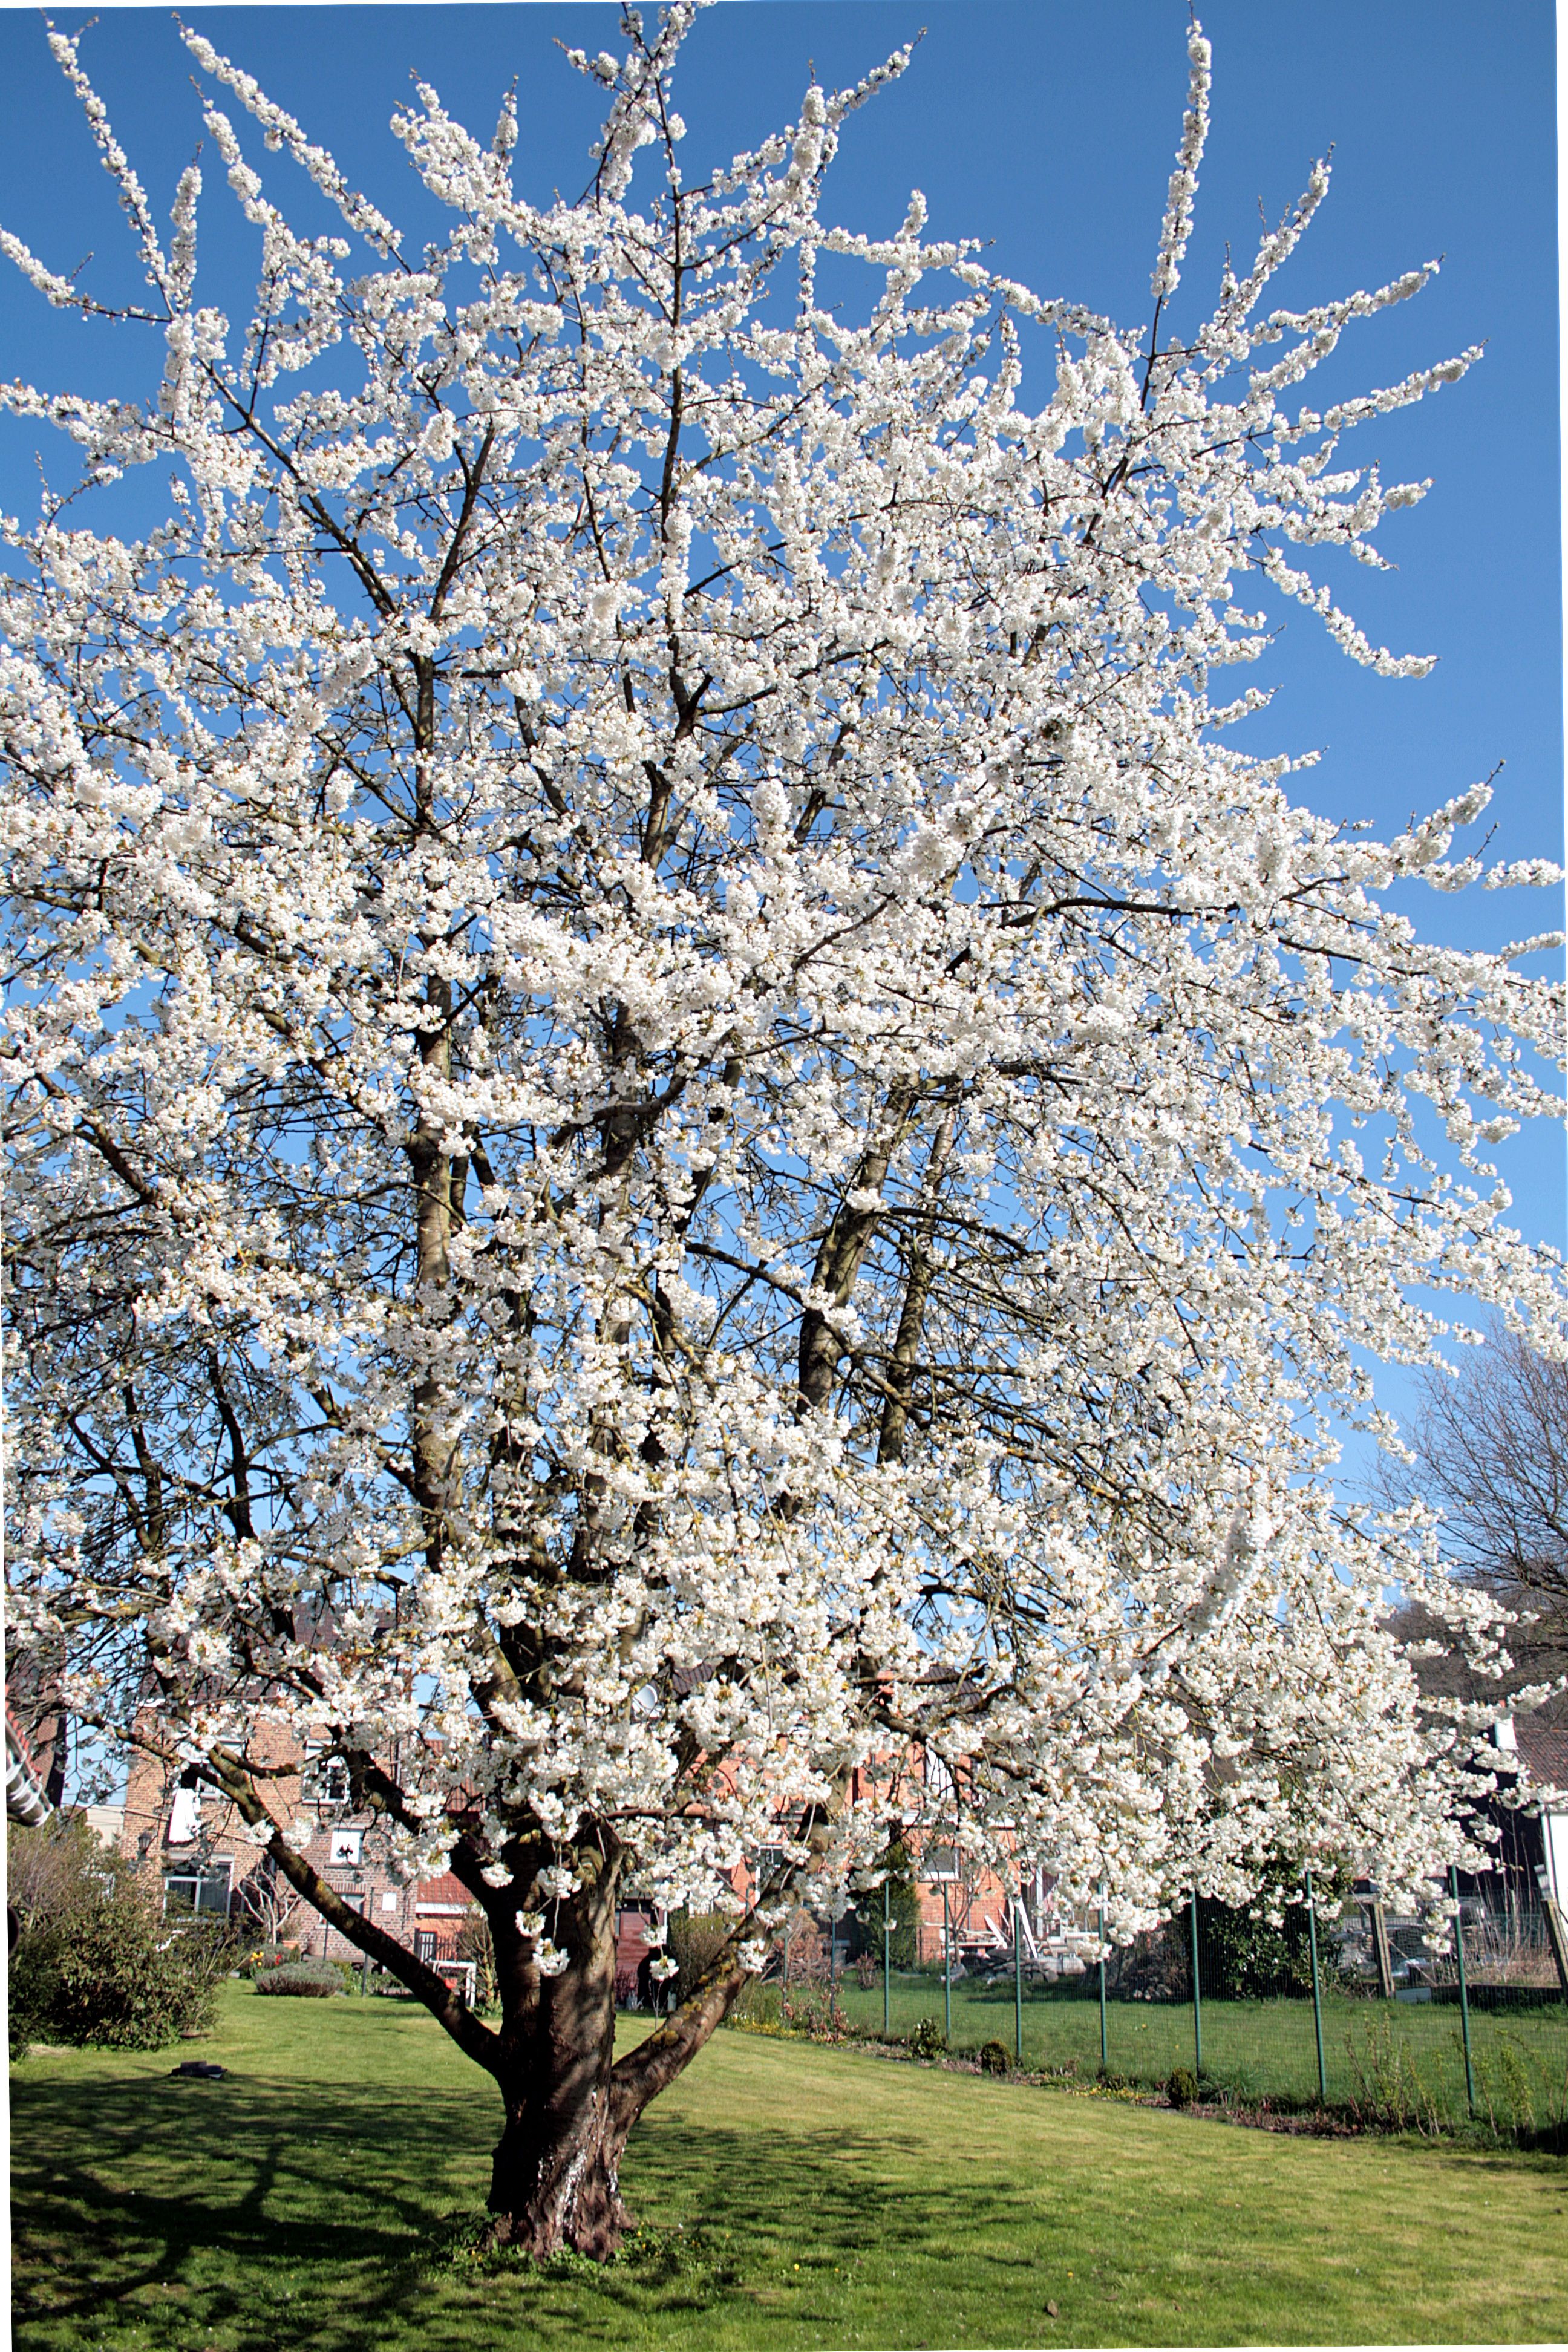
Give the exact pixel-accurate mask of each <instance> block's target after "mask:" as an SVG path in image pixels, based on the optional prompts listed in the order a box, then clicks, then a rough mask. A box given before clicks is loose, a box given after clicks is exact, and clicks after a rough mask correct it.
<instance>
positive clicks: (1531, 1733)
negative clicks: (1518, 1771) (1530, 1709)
mask: <svg viewBox="0 0 1568 2352" xmlns="http://www.w3.org/2000/svg"><path fill="white" fill-rule="evenodd" d="M1513 1736H1514V1738H1515V1740H1516V1741H1517V1742H1518V1745H1519V1760H1520V1762H1521V1764H1522V1765H1523V1767H1524V1769H1525V1771H1526V1772H1527V1773H1528V1774H1529V1776H1530V1778H1531V1780H1536V1781H1540V1782H1542V1783H1544V1784H1545V1785H1546V1786H1548V1787H1550V1788H1554V1789H1568V1725H1564V1724H1560V1723H1538V1722H1535V1721H1534V1720H1532V1718H1531V1717H1529V1716H1527V1715H1524V1716H1516V1717H1515V1718H1514V1726H1513Z"/></svg>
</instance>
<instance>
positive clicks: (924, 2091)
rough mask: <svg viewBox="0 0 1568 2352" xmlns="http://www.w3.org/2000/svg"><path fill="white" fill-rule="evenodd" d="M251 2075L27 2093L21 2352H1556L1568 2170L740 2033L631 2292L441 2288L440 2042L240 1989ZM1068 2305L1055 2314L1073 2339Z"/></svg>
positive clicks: (48, 2087) (716, 2045)
mask: <svg viewBox="0 0 1568 2352" xmlns="http://www.w3.org/2000/svg"><path fill="white" fill-rule="evenodd" d="M193 2046H194V2047H195V2049H196V2050H197V2051H198V2052H199V2053H200V2054H202V2055H204V2056H214V2057H216V2058H218V2059H219V2060H220V2061H221V2062H222V2063H224V2064H225V2065H226V2066H228V2067H229V2068H231V2069H232V2070H233V2071H232V2072H231V2074H230V2075H229V2077H228V2079H226V2081H224V2082H221V2083H214V2084H207V2083H200V2082H190V2081H181V2080H175V2079H172V2078H171V2075H170V2073H169V2069H170V2067H171V2065H172V2064H174V2063H175V2061H176V2060H177V2059H178V2058H179V2057H180V2056H181V2055H182V2054H184V2053H182V2052H179V2051H176V2052H173V2053H155V2054H150V2055H142V2054H130V2053H93V2052H87V2051H80V2052H69V2053H58V2054H51V2055H47V2056H43V2057H37V2058H33V2059H30V2060H29V2061H28V2062H27V2063H26V2064H25V2065H24V2066H23V2067H22V2068H20V2069H19V2070H18V2071H17V2073H16V2075H15V2076H14V2078H13V2089H12V2098H13V2148H14V2162H15V2168H16V2181H15V2188H16V2200H15V2216H16V2219H15V2230H16V2294H17V2341H18V2343H19V2344H20V2345H22V2346H23V2347H27V2352H46V2347H47V2352H63V2347H99V2346H101V2347H111V2352H143V2347H147V2352H153V2347H156V2352H272V2347H284V2346H287V2347H290V2352H292V2347H320V2352H405V2347H406V2352H414V2347H416V2346H418V2347H421V2352H423V2347H424V2346H426V2344H436V2345H439V2346H440V2347H442V2352H470V2348H471V2352H481V2347H482V2352H495V2347H502V2346H510V2345H518V2346H527V2347H530V2352H533V2347H539V2348H540V2352H553V2348H554V2347H559V2348H560V2352H568V2347H573V2348H574V2347H600V2346H605V2347H617V2352H618V2347H634V2348H635V2347H655V2346H658V2347H676V2346H679V2347H697V2352H763V2347H767V2352H794V2347H806V2346H819V2345H820V2346H829V2347H834V2346H842V2347H851V2346H862V2345H864V2346H879V2347H915V2346H922V2345H925V2346H975V2347H981V2346H996V2345H1045V2346H1052V2347H1055V2346H1058V2345H1062V2346H1066V2345H1100V2344H1126V2345H1136V2344H1172V2345H1175V2344H1184V2343H1202V2344H1242V2343H1253V2344H1256V2343H1259V2342H1262V2343H1268V2342H1274V2343H1310V2342H1330V2343H1351V2344H1353V2343H1356V2342H1367V2341H1375V2342H1381V2343H1388V2342H1410V2343H1421V2342H1437V2341H1441V2342H1447V2343H1454V2342H1465V2341H1486V2342H1490V2343H1496V2342H1500V2341H1503V2342H1507V2341H1512V2342H1516V2343H1530V2342H1538V2343H1539V2342H1552V2341H1561V2340H1563V2339H1565V2338H1568V2265H1565V2264H1564V2263H1563V2250H1564V2248H1565V2246H1568V2166H1564V2164H1563V2162H1562V2161H1561V2160H1556V2159H1551V2158H1520V2157H1512V2156H1509V2157H1505V2156H1496V2155H1494V2156H1484V2155H1478V2154H1475V2153H1459V2152H1456V2151H1454V2150H1452V2149H1447V2148H1438V2147H1429V2146H1412V2145H1407V2144H1405V2143H1403V2142H1390V2141H1370V2140H1363V2141H1322V2140H1311V2139H1290V2138H1285V2137H1274V2136H1271V2135H1268V2134H1263V2133H1256V2132H1248V2131H1243V2130H1239V2129H1237V2128H1234V2127H1230V2126H1226V2125H1223V2124H1215V2123H1205V2122H1202V2121H1194V2120H1193V2119H1191V2118H1188V2117H1184V2116H1175V2115H1172V2114H1169V2113H1166V2112H1163V2111H1159V2110H1153V2109H1148V2108H1142V2107H1135V2106H1128V2105H1116V2104H1113V2103H1110V2102H1108V2101H1103V2100H1096V2099H1089V2098H1074V2097H1068V2096H1064V2095H1060V2094H1058V2093H1053V2092H1049V2091H1041V2090H1037V2089H1031V2088H1028V2087H1026V2086H1024V2085H1019V2084H1008V2083H1005V2082H993V2081H988V2080H984V2079H982V2078H980V2077H977V2076H973V2075H967V2074H952V2073H949V2072H945V2071H942V2070H938V2069H930V2070H928V2069H924V2068H920V2067H915V2066H910V2065H907V2064H901V2063H889V2062H887V2061H883V2060H879V2059H877V2058H873V2057H867V2056H861V2055H856V2054H852V2053H846V2052H841V2051H825V2050H817V2049H815V2048H811V2047H808V2046H805V2045H804V2044H801V2043H798V2042H765V2041H761V2040H758V2039H756V2038H754V2037H752V2036H748V2035H742V2034H721V2035H720V2036H719V2037H717V2038H716V2040H715V2041H714V2042H713V2043H712V2044H711V2045H710V2048H709V2049H708V2050H707V2051H706V2052H705V2053H703V2055H702V2056H701V2057H700V2059H699V2061H698V2062H697V2063H696V2064H695V2065H694V2066H693V2067H692V2069H691V2070H690V2072H689V2074H687V2075H686V2076H685V2077H684V2079H683V2080H682V2081H681V2083H680V2084H678V2086H677V2087H676V2089H675V2090H674V2091H673V2092H671V2093H670V2094H669V2095H668V2096H667V2097H666V2098H665V2099H663V2100H661V2101H660V2102H659V2103H658V2105H657V2106H656V2107H655V2108H654V2109H652V2110H651V2111H650V2113H649V2115H648V2116H647V2119H646V2122H645V2124H644V2126H643V2127H642V2129H641V2131H640V2132H639V2134H638V2135H637V2138H636V2140H635V2142H634V2144H633V2147H632V2149H631V2151H630V2153H629V2157H628V2162H627V2165H626V2190H627V2194H628V2197H629V2199H630V2200H631V2201H632V2203H633V2205H634V2206H635V2207H636V2209H637V2211H638V2213H639V2215H640V2217H641V2219H642V2221H643V2222H644V2223H645V2224H646V2225H647V2231H646V2234H645V2237H644V2240H643V2242H642V2245H641V2247H640V2249H639V2250H637V2251H636V2252H634V2254H633V2255H632V2257H631V2258H630V2259H628V2260H626V2261H623V2262H620V2263H616V2264H615V2265H614V2266H612V2267H611V2268H609V2269H608V2270H606V2271H605V2272H603V2273H591V2272H590V2271H589V2270H588V2268H587V2266H585V2265H582V2264H566V2265H563V2266H561V2268H560V2269H559V2270H558V2271H556V2272H554V2273H549V2272H547V2273H535V2272H530V2271H528V2270H526V2269H523V2268H521V2267H505V2266H503V2267H500V2268H499V2269H494V2270H491V2271H488V2272H484V2271H479V2270H476V2269H475V2268H474V2267H473V2266H472V2265H471V2264H468V2263H465V2262H464V2261H463V2260H462V2259H461V2258H460V2257H459V2258H457V2259H455V2260H454V2259H448V2260H447V2261H446V2262H442V2261H440V2260H437V2261H434V2262H433V2261H432V2259H431V2253H430V2248H431V2245H432V2242H434V2241H435V2240H436V2239H437V2236H438V2235H439V2233H440V2232H441V2231H442V2230H443V2229H444V2228H445V2229H446V2231H447V2237H448V2239H450V2238H451V2237H452V2236H453V2235H455V2234H456V2232H455V2231H453V2230H452V2228H451V2226H450V2225H451V2224H452V2223H453V2221H460V2220H461V2218H462V2217H463V2216H466V2215H471V2214H472V2213H473V2212H474V2211H475V2210H476V2209H477V2208H478V2206H479V2203H480V2200H482V2196H483V2191H484V2183H485V2179H486V2174H487V2169H488V2165H487V2158H488V2150H489V2143H490V2141H491V2138H492V2137H493V2134H494V2129H495V2126H496V2122H497V2114H496V2108H495V2104H494V2099H493V2094H491V2092H490V2091H489V2086H488V2085H487V2084H485V2083H484V2081H483V2080H482V2079H481V2078H479V2076H478V2075H477V2074H475V2072H474V2070H473V2069H472V2068H471V2067H469V2066H468V2064H467V2063H466V2062H465V2061H464V2060H463V2059H462V2058H461V2057H460V2056H459V2055H458V2053H457V2052H456V2051H455V2050H453V2049H452V2047H451V2046H450V2044H449V2043H447V2041H446V2040H445V2038H444V2037H443V2036H442V2034H441V2033H440V2032H439V2030H438V2029H437V2027H436V2026H435V2025H434V2024H432V2023H431V2022H430V2021H428V2020H427V2019H426V2018H425V2017H424V2016H423V2015H422V2014H421V2013H419V2012H416V2011H413V2010H411V2009H409V2008H405V2007H403V2006H402V2005H398V2004H393V2003H388V2002H379V2001H370V2002H362V2001H360V2000H349V1999H344V2000H331V2001H320V2002H315V2001H312V2002H309V2003H305V2002H300V2003H298V2004H296V2003H294V2002H289V2001H282V2000H272V2001H262V2000H256V1999H255V1998H254V1996H253V1995H252V1994H251V1993H250V1992H249V1990H248V1989H245V1988H239V1987H235V1988H231V1989H230V1990H228V1991H227V1992H226V1995H225V1999H224V2004H223V2013H222V2019H221V2023H220V2026H219V2029H218V2031H217V2032H216V2035H215V2036H214V2037H213V2039H212V2040H210V2041H207V2042H202V2043H199V2044H196V2045H193ZM1047 2305H1055V2306H1056V2311H1055V2314H1054V2315H1053V2314H1052V2313H1050V2312H1049V2311H1048V2310H1047Z"/></svg>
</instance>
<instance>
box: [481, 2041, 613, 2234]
mask: <svg viewBox="0 0 1568 2352" xmlns="http://www.w3.org/2000/svg"><path fill="white" fill-rule="evenodd" d="M565 2091H566V2086H565V2085H564V2084H562V2085H557V2086H556V2088H555V2091H554V2092H553V2093H552V2091H551V2090H550V2089H549V2088H548V2087H546V2086H543V2085H530V2086H528V2087H527V2088H525V2089H521V2090H520V2091H519V2093H518V2095H516V2096H515V2097H514V2096H512V2095H508V2097H507V2103H506V2128H505V2129H504V2130H503V2132H502V2133H501V2136H500V2142H499V2144H498V2146H497V2148H496V2152H495V2158H494V2161H493V2164H492V2167H491V2171H490V2195H489V2209H490V2221H489V2228H488V2230H487V2231H486V2232H485V2239H484V2242H485V2244H486V2245H487V2246H518V2247H521V2250H522V2251H523V2252H524V2253H528V2254H532V2255H534V2256H535V2257H536V2258H539V2257H542V2256H544V2255H546V2254H553V2253H556V2252H559V2251H560V2249H561V2248H562V2247H563V2246H570V2247H572V2248H573V2249H574V2251H575V2252H577V2253H580V2254H591V2255H593V2256H594V2257H595V2259H596V2260H598V2261H603V2260H604V2258H605V2255H607V2254H613V2253H614V2252H615V2251H616V2247H617V2246H618V2245H619V2243H620V2242H621V2239H622V2237H623V2235H624V2234H625V2232H626V2231H627V2230H629V2229H630V2228H631V2226H632V2217H631V2215H630V2214H629V2213H628V2212H627V2210H626V2206H625V2205H624V2204H623V2203H622V2201H621V2192H620V2162H621V2147H622V2144H623V2142H624V2140H625V2137H626V2135H625V2133H624V2132H622V2131H619V2130H617V2129H616V2125H615V2123H614V2120H613V2117H612V2112H611V2103H610V2092H609V2084H608V2083H607V2082H604V2083H601V2084H595V2087H594V2088H593V2090H591V2091H590V2092H589V2094H588V2095H587V2096H586V2097H585V2098H580V2099H575V2100H574V2099H573V2098H572V2097H571V2096H569V2095H563V2094H564V2093H565Z"/></svg>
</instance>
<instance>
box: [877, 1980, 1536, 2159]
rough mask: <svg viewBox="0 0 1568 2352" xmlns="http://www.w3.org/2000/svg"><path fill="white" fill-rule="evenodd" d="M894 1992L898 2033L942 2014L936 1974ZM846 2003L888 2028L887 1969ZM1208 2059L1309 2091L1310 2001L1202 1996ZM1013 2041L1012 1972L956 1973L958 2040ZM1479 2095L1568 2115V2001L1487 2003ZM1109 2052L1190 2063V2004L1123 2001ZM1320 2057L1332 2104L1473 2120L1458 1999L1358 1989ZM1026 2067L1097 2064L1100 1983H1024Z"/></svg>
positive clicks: (1247, 2082) (1508, 2115)
mask: <svg viewBox="0 0 1568 2352" xmlns="http://www.w3.org/2000/svg"><path fill="white" fill-rule="evenodd" d="M890 1994H891V1998H890V2000H889V2016H890V2023H891V2030H892V2032H894V2033H895V2034H897V2035H900V2036H901V2035H906V2034H907V2033H908V2032H909V2031H910V2027H911V2026H912V2025H913V2024H914V2023H915V2022H916V2021H917V2020H918V2019H920V2018H921V2017H930V2018H934V2019H935V2021H936V2022H937V2023H938V2025H941V2024H942V2023H943V2005H942V1979H941V1977H940V1976H934V1977H933V1976H913V1975H910V1976H898V1975H895V1976H894V1978H893V1979H892V1983H891V1987H890ZM839 1999H840V2000H841V2002H842V2004H843V2007H844V2010H845V2011H846V2013H847V2016H848V2019H849V2021H850V2023H851V2025H852V2026H853V2027H854V2028H855V2029H856V2030H857V2031H858V2032H864V2033H874V2034H878V2035H879V2034H880V2033H881V2031H882V1985H881V1979H880V1977H878V1979H877V1980H876V1981H875V1983H874V1984H873V1985H872V1986H871V1987H870V1988H869V1989H862V1988H861V1987H860V1986H859V1985H858V1984H857V1983H856V1981H855V1979H854V1978H853V1976H849V1977H847V1978H846V1979H842V1980H841V1982H840V1986H839ZM1203 2030H1204V2069H1205V2074H1207V2075H1208V2076H1210V2077H1212V2078H1213V2080H1214V2081H1215V2084H1220V2085H1223V2086H1224V2087H1226V2089H1228V2090H1230V2091H1233V2092H1235V2093H1237V2094H1238V2095H1241V2096H1242V2097H1244V2098H1263V2097H1268V2098H1273V2099H1278V2100H1280V2101H1282V2102H1285V2103H1294V2102H1300V2103H1303V2104H1304V2103H1307V2102H1310V2101H1313V2100H1315V2099H1316V2097H1317V2093H1318V2060H1317V2048H1316V2043H1315V2041H1314V2038H1313V2032H1312V2004H1311V2002H1310V2000H1205V2003H1204V2005H1203ZM988 2041H998V2042H1002V2043H1003V2044H1004V2045H1005V2048H1006V2050H1007V2051H1008V2053H1012V2051H1013V2049H1014V2046H1015V2010H1014V1998H1013V1987H1012V1984H1011V1982H1007V1983H1003V1984H998V1985H990V1986H988V1985H984V1984H981V1983H979V1982H977V1981H974V1980H971V1979H960V1980H959V1982H958V1983H957V1984H955V1985H954V1986H953V1988H952V2044H953V2047H954V2049H956V2050H977V2049H978V2048H979V2047H980V2045H981V2043H982V2042H988ZM1470 2041H1471V2057H1472V2068H1473V2072H1474V2074H1475V2079H1476V2101H1477V2105H1478V2107H1479V2109H1480V2111H1481V2114H1482V2116H1483V2118H1485V2116H1487V2114H1488V2112H1489V2113H1490V2115H1491V2116H1492V2118H1493V2120H1495V2122H1496V2123H1497V2124H1498V2125H1499V2126H1500V2127H1503V2128H1511V2127H1514V2126H1521V2125H1522V2126H1524V2127H1525V2128H1526V2129H1527V2130H1544V2129H1545V2128H1547V2127H1548V2126H1551V2125H1552V2124H1556V2123H1560V2122H1562V2121H1563V2120H1565V2119H1568V2005H1565V2004H1564V2003H1563V2002H1562V2001H1552V2003H1550V2004H1549V2005H1548V2006H1546V2007H1544V2008H1542V2009H1539V2010H1513V2011H1500V2012H1489V2011H1484V2010H1479V2009H1478V2010H1475V2011H1472V2013H1471V2018H1470ZM1106 2055H1107V2063H1108V2064H1109V2065H1110V2068H1111V2070H1112V2072H1114V2073H1116V2074H1125V2075H1126V2076H1127V2077H1128V2078H1129V2080H1131V2081H1133V2082H1138V2083H1159V2082H1163V2080H1164V2079H1165V2077H1166V2076H1167V2075H1168V2074H1170V2073H1171V2070H1172V2068H1173V2067H1175V2066H1191V2065H1192V2063H1193V2060H1194V2044H1193V2012H1192V2009H1191V2006H1190V2004H1188V2003H1187V2002H1185V2001H1171V2002H1163V2001H1116V2000H1113V2001H1111V2002H1110V2003H1109V2004H1108V2006H1107V2012H1106ZM1323 2061H1324V2071H1325V2074H1326V2075H1327V2077H1328V2086H1329V2098H1330V2102H1331V2104H1332V2105H1352V2104H1354V2103H1355V2102H1357V2101H1358V2100H1359V2101H1361V2102H1363V2104H1366V2103H1368V2102H1369V2095H1370V2103H1371V2104H1374V2105H1375V2104H1377V2103H1378V2095H1379V2092H1380V2090H1381V2091H1382V2092H1383V2093H1384V2095H1393V2096H1403V2098H1404V2099H1405V2102H1406V2103H1407V2105H1409V2106H1410V2107H1412V2108H1413V2109H1415V2110H1416V2111H1417V2112H1419V2113H1421V2114H1423V2115H1426V2114H1428V2113H1430V2114H1434V2115H1435V2116H1436V2118H1437V2119H1438V2120H1439V2121H1441V2122H1444V2123H1447V2124H1449V2125H1454V2126H1458V2125H1462V2124H1463V2123H1464V2122H1465V2120H1466V2115H1467V2101H1466V2091H1465V2062H1464V2051H1463V2044H1462V2042H1461V2041H1460V2034H1459V2012H1458V2009H1457V2008H1454V2007H1451V2006H1448V2005H1446V2004H1443V2003H1439V2002H1432V2003H1413V2002H1406V2001H1402V2000H1395V2001H1384V2000H1354V1999H1349V1998H1346V1997H1344V1996H1343V1995H1341V1994H1339V1993H1332V1994H1329V1995H1327V1996H1326V1997H1325V1999H1324V2001H1323ZM1024 2063H1025V2064H1026V2066H1027V2067H1030V2068H1032V2069H1038V2070H1040V2071H1044V2070H1046V2069H1047V2068H1050V2067H1059V2066H1065V2065H1069V2064H1070V2065H1075V2066H1076V2067H1077V2068H1078V2070H1079V2073H1080V2074H1085V2075H1089V2074H1095V2073H1097V2072H1098V2070H1099V2066H1100V2003H1099V2001H1098V2000H1096V1999H1094V1997H1093V1995H1092V1992H1091V1993H1090V1995H1089V1998H1087V1999H1085V1998H1084V1997H1082V1995H1080V1994H1079V1993H1078V1992H1077V1991H1075V1990H1068V1989H1067V1988H1063V1989H1062V1990H1057V1989H1055V1988H1051V1989H1048V1990H1038V1991H1035V1990H1026V1993H1025V1997H1024Z"/></svg>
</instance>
